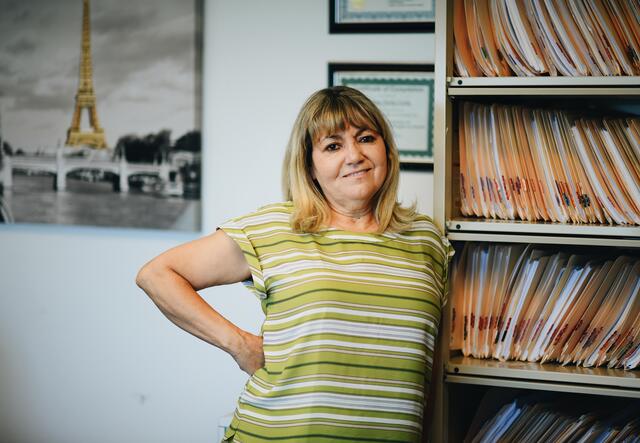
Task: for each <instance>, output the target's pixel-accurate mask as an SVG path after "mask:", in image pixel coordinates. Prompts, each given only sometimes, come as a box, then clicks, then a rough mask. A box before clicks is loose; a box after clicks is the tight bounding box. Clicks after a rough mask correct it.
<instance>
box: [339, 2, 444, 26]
mask: <svg viewBox="0 0 640 443" xmlns="http://www.w3.org/2000/svg"><path fill="white" fill-rule="evenodd" d="M435 10H436V5H435V0H329V32H330V33H331V34H337V33H357V32H370V33H373V32H376V33H380V32H434V30H435Z"/></svg>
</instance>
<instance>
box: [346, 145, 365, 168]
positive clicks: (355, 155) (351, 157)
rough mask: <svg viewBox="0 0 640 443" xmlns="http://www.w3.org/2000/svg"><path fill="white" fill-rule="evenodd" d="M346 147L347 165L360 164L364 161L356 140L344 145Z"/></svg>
mask: <svg viewBox="0 0 640 443" xmlns="http://www.w3.org/2000/svg"><path fill="white" fill-rule="evenodd" d="M346 145H347V146H346V147H347V158H346V161H347V163H349V164H352V163H360V162H361V161H362V160H363V159H364V155H363V153H362V147H361V146H360V144H359V143H358V142H357V141H356V140H350V141H349V142H347V143H346Z"/></svg>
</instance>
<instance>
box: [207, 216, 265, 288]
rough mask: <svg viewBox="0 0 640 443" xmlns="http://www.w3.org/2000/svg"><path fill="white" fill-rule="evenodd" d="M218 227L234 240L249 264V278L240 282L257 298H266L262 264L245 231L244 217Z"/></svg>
mask: <svg viewBox="0 0 640 443" xmlns="http://www.w3.org/2000/svg"><path fill="white" fill-rule="evenodd" d="M218 229H222V230H223V231H224V232H225V233H226V234H227V235H228V236H229V237H231V238H232V239H233V240H234V241H235V242H236V244H237V245H238V246H240V249H241V250H242V252H243V253H244V258H245V259H246V260H247V263H248V264H249V270H250V271H251V279H248V280H245V281H243V282H242V284H243V285H245V286H246V287H247V289H249V290H250V291H252V292H253V293H254V294H255V295H256V296H257V297H258V298H259V299H261V300H264V299H265V298H267V291H266V289H265V286H264V276H263V273H262V265H261V264H260V258H259V256H258V253H257V252H256V248H255V246H254V244H253V242H252V241H251V236H250V235H249V234H248V232H247V226H246V223H244V217H239V218H234V219H231V220H229V221H227V222H225V223H223V224H221V225H220V226H218Z"/></svg>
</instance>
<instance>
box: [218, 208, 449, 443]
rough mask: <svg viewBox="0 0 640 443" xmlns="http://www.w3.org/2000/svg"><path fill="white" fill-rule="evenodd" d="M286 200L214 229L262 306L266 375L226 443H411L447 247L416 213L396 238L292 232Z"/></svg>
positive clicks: (248, 392)
mask: <svg viewBox="0 0 640 443" xmlns="http://www.w3.org/2000/svg"><path fill="white" fill-rule="evenodd" d="M292 210H293V206H292V204H291V203H290V202H288V203H279V204H272V205H269V206H265V207H264V208H262V209H260V210H258V211H257V212H255V213H253V214H250V215H247V216H244V217H239V218H235V219H233V220H231V221H229V222H227V223H225V224H223V225H221V226H220V228H221V229H223V230H224V231H225V232H226V233H227V234H228V235H229V236H230V237H231V238H233V239H234V240H235V241H236V242H237V244H238V245H239V246H240V248H241V249H242V251H243V252H244V255H245V257H246V259H247V262H248V263H249V267H250V269H251V280H248V281H246V282H245V284H246V285H247V286H248V287H249V288H250V289H251V290H252V291H253V292H254V293H255V294H256V295H257V296H258V297H259V298H260V299H261V303H262V309H263V311H264V313H265V315H266V317H265V320H264V323H263V325H262V335H263V339H264V354H265V366H264V368H261V369H259V370H258V371H256V373H255V374H253V375H252V376H251V378H250V379H249V381H248V382H247V384H246V386H245V389H244V392H243V393H242V395H241V396H240V399H239V401H238V407H237V409H236V411H235V414H234V418H233V420H232V422H231V425H230V427H229V429H228V430H227V432H226V434H225V441H233V442H242V443H249V442H259V441H260V442H262V441H271V442H273V441H283V442H299V441H305V442H335V441H360V442H410V441H419V440H420V435H421V426H422V425H421V423H422V411H423V407H424V402H425V392H426V386H428V383H429V380H430V377H431V366H432V360H433V352H434V345H435V339H436V335H437V332H438V325H439V321H440V309H441V305H442V300H444V297H445V293H446V282H447V268H448V261H449V259H450V257H451V255H453V249H452V248H451V247H450V246H449V243H448V242H447V240H446V239H445V238H443V237H442V236H441V234H440V233H439V232H438V230H437V229H436V227H435V226H434V225H433V224H432V223H431V221H430V219H429V218H428V217H426V216H422V215H421V216H419V217H418V218H417V219H416V220H415V221H414V223H413V224H412V226H411V228H410V229H408V230H407V231H405V232H402V233H384V234H375V233H354V232H348V231H344V230H339V229H335V228H328V229H325V230H323V231H321V232H319V233H315V234H311V233H296V232H293V231H292V229H291V224H290V217H291V213H292Z"/></svg>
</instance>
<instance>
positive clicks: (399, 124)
mask: <svg viewBox="0 0 640 443" xmlns="http://www.w3.org/2000/svg"><path fill="white" fill-rule="evenodd" d="M328 76H329V82H328V83H329V86H338V85H345V86H350V87H353V88H355V89H360V90H362V92H363V93H365V94H366V95H367V96H368V97H369V98H371V100H372V101H373V102H374V103H376V104H377V105H378V107H379V108H380V110H381V111H382V112H383V113H384V114H385V116H386V117H387V119H388V121H389V123H390V125H391V126H392V130H393V131H394V136H395V138H396V143H397V145H398V153H399V155H400V164H401V167H402V169H411V170H415V169H419V170H428V171H429V170H430V171H432V170H433V110H434V101H433V98H434V96H433V88H434V66H433V64H396V63H329V65H328ZM394 90H397V93H396V92H395V91H394ZM391 97H394V98H395V97H397V98H399V99H402V100H403V103H407V104H409V105H410V106H409V108H411V107H414V108H415V109H413V111H411V110H410V111H409V112H406V108H405V107H404V106H403V105H402V104H398V103H393V102H392V101H391V100H390V98H391ZM384 98H386V100H383V99H384Z"/></svg>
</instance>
